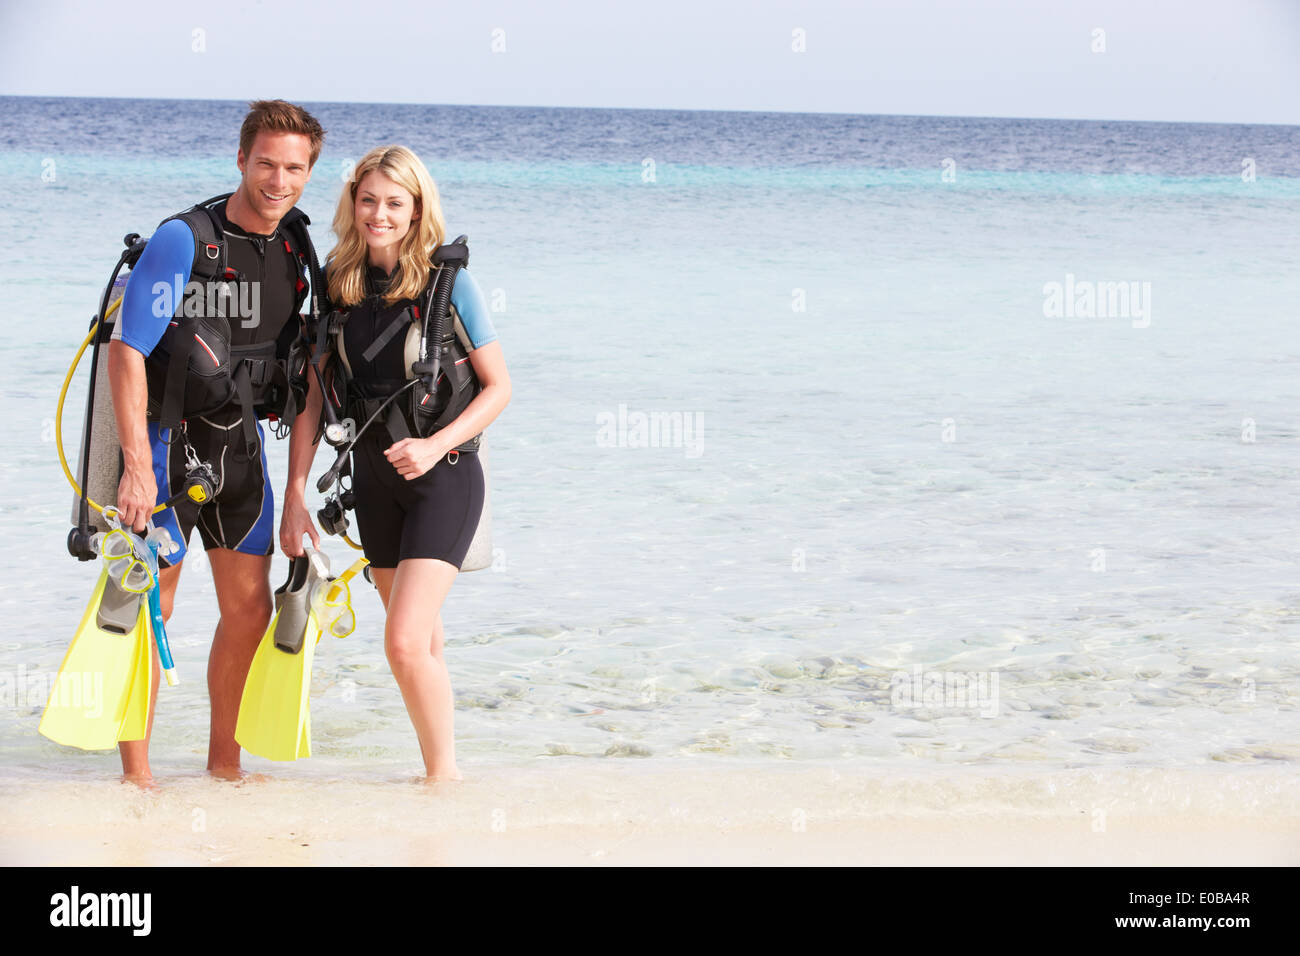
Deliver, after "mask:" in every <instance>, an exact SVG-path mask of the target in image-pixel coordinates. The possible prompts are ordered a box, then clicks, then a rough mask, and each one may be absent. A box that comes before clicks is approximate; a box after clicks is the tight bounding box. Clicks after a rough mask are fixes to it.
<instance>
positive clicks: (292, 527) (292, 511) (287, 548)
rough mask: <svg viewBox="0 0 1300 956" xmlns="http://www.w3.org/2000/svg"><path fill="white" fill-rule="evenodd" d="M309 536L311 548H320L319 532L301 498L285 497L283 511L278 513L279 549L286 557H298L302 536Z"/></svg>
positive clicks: (299, 555) (301, 552) (301, 550)
mask: <svg viewBox="0 0 1300 956" xmlns="http://www.w3.org/2000/svg"><path fill="white" fill-rule="evenodd" d="M303 535H307V536H308V537H309V538H311V544H312V547H313V548H316V549H317V550H320V534H319V533H318V532H317V531H316V526H315V525H314V524H312V522H311V513H310V512H308V511H307V506H306V504H304V503H303V501H302V499H301V498H296V497H294V498H290V497H288V496H286V497H285V500H284V512H283V513H282V514H281V515H280V550H281V551H283V552H284V554H285V556H286V557H289V558H298V557H301V556H302V554H303V548H302V536H303Z"/></svg>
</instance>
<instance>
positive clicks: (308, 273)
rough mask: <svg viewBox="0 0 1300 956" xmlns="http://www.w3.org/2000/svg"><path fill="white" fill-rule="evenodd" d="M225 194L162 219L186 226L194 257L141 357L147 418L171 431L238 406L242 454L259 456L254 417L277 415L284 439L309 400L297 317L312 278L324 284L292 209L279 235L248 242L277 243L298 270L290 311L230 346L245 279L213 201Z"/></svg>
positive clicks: (305, 347)
mask: <svg viewBox="0 0 1300 956" xmlns="http://www.w3.org/2000/svg"><path fill="white" fill-rule="evenodd" d="M230 195H231V194H230V193H226V194H223V195H221V196H214V197H213V198H212V199H208V200H205V201H204V202H201V203H198V204H197V205H195V206H192V207H190V208H189V209H187V210H185V211H184V212H181V213H178V214H176V215H175V216H170V217H168V219H164V220H163V223H165V222H169V221H170V220H172V219H180V220H182V221H183V222H185V224H186V225H188V226H189V227H190V230H191V231H192V232H193V234H194V262H193V264H192V266H191V272H190V284H189V285H187V287H186V290H185V292H184V293H183V295H181V296H180V297H179V300H178V303H177V307H176V310H175V313H174V315H173V317H172V320H171V322H170V323H169V324H168V326H167V329H166V330H165V331H164V333H163V336H162V338H161V339H160V340H159V342H158V344H157V345H156V346H155V347H154V349H153V351H152V352H151V353H150V354H149V356H148V357H147V358H146V359H145V377H146V381H147V384H148V394H149V402H148V416H149V418H150V419H151V420H153V421H157V422H158V423H159V425H160V426H161V427H162V428H163V429H164V430H170V433H171V436H173V437H174V436H175V435H176V434H177V429H178V427H179V426H180V425H181V423H182V422H183V421H185V420H187V419H189V418H194V417H198V416H201V415H210V414H213V413H215V412H217V411H219V410H221V409H223V408H227V407H231V406H233V407H237V408H238V409H239V413H240V418H241V420H242V427H243V439H244V451H245V454H246V455H247V456H248V457H252V456H254V455H256V454H257V453H258V441H257V429H256V425H255V422H256V420H257V419H258V418H266V419H270V420H272V421H274V422H275V423H276V425H275V434H276V437H281V438H282V437H284V435H286V434H287V433H288V430H289V428H290V427H291V426H292V425H293V422H294V419H295V418H296V417H297V414H298V412H299V410H301V409H302V407H303V406H304V404H305V401H306V392H307V369H308V361H309V339H308V338H307V336H306V333H305V330H304V326H303V323H302V321H301V320H300V319H297V320H295V318H294V317H296V316H297V314H298V312H299V310H300V309H301V308H302V304H303V302H304V300H305V299H306V296H307V288H308V281H309V280H310V281H311V287H312V288H313V289H314V290H315V289H319V288H321V285H320V282H319V281H318V277H319V275H320V269H319V266H318V264H317V260H316V252H315V249H314V247H313V246H312V242H311V236H310V235H309V234H308V232H307V226H308V224H309V223H310V220H309V219H308V218H307V215H306V214H305V213H303V212H302V210H300V209H299V208H298V207H296V206H295V207H294V208H293V209H291V210H289V212H288V213H286V214H285V216H284V218H282V219H281V220H280V223H279V227H278V228H277V232H276V236H275V237H273V238H271V239H265V238H264V237H258V236H250V241H258V242H277V241H278V242H282V243H283V245H284V251H285V254H286V255H287V256H288V257H289V259H290V260H291V262H292V264H293V271H294V273H295V274H294V288H293V308H292V314H293V316H294V317H291V318H290V319H289V320H288V321H287V322H285V323H283V324H282V325H274V324H272V323H262V322H260V321H259V322H258V323H256V324H255V326H254V327H252V328H250V329H249V330H248V334H247V335H241V337H242V338H244V339H245V342H244V343H242V344H232V329H231V324H230V320H231V318H235V317H237V316H240V315H241V314H242V313H240V312H239V305H240V302H241V299H240V292H241V290H240V283H241V282H247V281H248V280H247V278H246V277H245V276H243V275H241V274H240V273H239V272H238V271H237V270H235V269H233V268H231V266H230V264H229V257H228V245H229V243H228V241H227V238H226V236H225V230H224V224H223V222H222V219H221V216H220V215H218V213H217V211H216V208H215V207H216V206H217V205H218V204H220V203H221V202H223V201H225V200H226V199H228V198H229V197H230ZM159 225H160V226H161V225H162V223H159ZM281 237H283V238H281ZM262 252H263V253H265V249H264V248H263V249H262ZM276 281H280V280H279V279H276ZM242 331H243V330H242V329H241V333H242Z"/></svg>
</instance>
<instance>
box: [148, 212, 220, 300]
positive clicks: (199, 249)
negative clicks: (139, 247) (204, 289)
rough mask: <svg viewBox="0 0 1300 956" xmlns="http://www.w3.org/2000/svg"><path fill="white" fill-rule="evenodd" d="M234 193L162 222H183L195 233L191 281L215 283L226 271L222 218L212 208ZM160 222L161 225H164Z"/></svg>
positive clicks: (179, 213)
mask: <svg viewBox="0 0 1300 956" xmlns="http://www.w3.org/2000/svg"><path fill="white" fill-rule="evenodd" d="M231 195H233V194H232V193H224V194H222V195H220V196H213V197H212V198H211V199H205V200H203V202H201V203H195V204H194V205H193V206H191V207H190V208H189V209H186V210H185V211H184V212H178V213H177V214H176V215H174V216H168V217H167V218H166V219H164V220H163V222H170V221H171V220H173V219H180V220H181V221H182V222H184V223H185V224H186V225H187V226H189V227H190V231H191V232H192V233H194V262H193V264H192V265H191V266H190V278H192V279H198V280H203V281H208V282H210V281H212V280H213V279H216V278H218V277H220V276H222V275H224V274H225V271H226V237H225V236H224V235H223V231H222V225H221V217H220V216H218V215H217V214H216V211H215V210H214V209H213V208H212V207H213V206H215V205H216V204H217V203H219V202H222V201H223V200H225V199H229V198H230V196H231ZM162 224H163V223H162V222H160V223H159V224H158V225H160V226H161V225H162Z"/></svg>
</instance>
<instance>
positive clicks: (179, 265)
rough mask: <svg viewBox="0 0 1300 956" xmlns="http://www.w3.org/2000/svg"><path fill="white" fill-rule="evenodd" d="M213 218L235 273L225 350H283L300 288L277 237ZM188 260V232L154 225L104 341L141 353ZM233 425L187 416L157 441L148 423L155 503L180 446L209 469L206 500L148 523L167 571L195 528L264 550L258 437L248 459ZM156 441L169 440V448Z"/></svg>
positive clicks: (270, 532)
mask: <svg viewBox="0 0 1300 956" xmlns="http://www.w3.org/2000/svg"><path fill="white" fill-rule="evenodd" d="M215 211H216V213H217V215H218V216H219V218H220V219H221V222H222V227H223V232H224V233H225V242H226V261H227V264H228V265H229V267H230V268H232V269H234V270H235V271H236V273H237V274H238V279H237V282H238V287H237V292H234V293H233V294H232V297H231V299H230V301H231V302H232V303H234V305H235V308H234V310H233V311H234V313H235V314H232V315H230V317H229V324H230V336H231V345H232V346H240V345H252V344H255V343H259V342H263V343H264V342H270V341H276V340H281V339H284V340H285V341H284V343H283V344H284V345H285V346H286V348H287V344H288V342H289V341H291V340H292V338H293V337H295V336H297V334H298V330H299V325H298V323H299V319H298V308H299V305H300V303H301V301H302V297H303V292H304V288H305V286H304V277H303V275H302V271H301V267H300V263H299V262H298V260H297V257H296V256H295V255H294V254H293V252H292V251H291V250H290V248H289V246H288V244H287V242H286V240H285V239H284V237H283V236H282V235H280V233H279V231H277V232H275V233H272V234H271V235H269V236H262V235H257V234H255V233H250V232H246V231H245V230H244V229H242V228H240V227H239V226H237V225H235V224H234V223H232V222H230V220H228V219H227V218H226V204H225V203H224V202H223V203H221V204H220V205H219V206H216V207H215ZM193 262H194V233H193V232H192V231H191V229H190V227H189V226H188V225H186V223H184V222H183V221H181V220H179V219H171V220H168V221H167V222H165V223H163V225H162V226H160V227H159V228H158V230H157V232H155V233H154V235H153V237H152V238H150V240H149V244H148V245H147V246H146V247H145V250H144V253H143V254H142V255H141V256H140V260H139V262H137V263H136V265H135V268H134V269H132V270H131V275H130V278H129V279H128V281H127V286H126V292H125V294H124V296H123V300H122V309H121V318H120V319H119V320H118V322H117V326H116V328H115V329H114V331H113V338H115V339H117V340H119V341H121V342H122V343H123V344H125V345H129V346H130V347H131V348H133V349H135V350H136V351H137V352H139V353H141V354H142V355H145V356H148V355H149V353H150V352H152V351H153V350H154V348H155V347H156V346H157V345H158V342H159V340H160V339H161V338H162V336H163V332H164V331H166V329H167V326H168V324H169V323H174V322H175V319H174V316H175V314H176V305H177V304H178V303H180V302H181V301H182V299H181V296H182V290H183V289H184V287H185V284H186V283H187V282H188V281H189V279H190V269H191V266H192V265H193ZM200 344H201V343H200ZM289 424H292V422H290V423H289ZM241 426H242V419H241V416H240V410H239V407H238V406H237V405H235V404H232V405H230V406H229V407H227V408H224V409H220V410H218V411H216V412H214V413H212V414H209V415H204V416H202V417H199V418H192V419H188V420H187V421H186V423H185V426H184V431H185V434H184V436H183V437H184V440H179V439H180V436H171V435H166V436H164V434H161V433H160V428H159V425H158V423H157V422H155V421H151V422H149V425H148V428H149V441H150V444H151V445H152V449H153V470H154V478H155V480H156V481H157V483H158V503H162V502H163V501H166V500H167V499H168V498H170V497H171V496H172V495H173V494H174V493H175V492H176V491H178V490H179V489H180V488H182V487H183V483H184V479H185V471H186V462H185V443H186V442H187V441H188V443H189V445H190V446H191V447H192V448H193V449H194V451H195V453H196V454H197V456H198V458H199V459H200V460H202V461H207V462H210V463H211V465H212V466H213V468H214V469H215V470H216V473H217V479H218V487H217V493H216V495H215V496H214V497H213V499H212V500H211V501H209V502H208V503H206V504H203V505H198V504H195V503H194V502H192V501H190V500H189V499H188V498H182V499H181V501H180V503H178V504H176V505H175V506H173V507H171V508H168V509H166V510H165V511H162V512H159V513H158V514H157V515H155V516H154V521H155V522H156V523H157V524H160V525H162V526H163V527H165V528H167V530H168V531H169V532H171V535H172V537H173V539H174V540H175V541H176V542H177V543H178V544H179V545H180V546H181V550H180V552H179V554H176V555H173V556H172V557H171V559H170V561H168V562H167V563H170V564H172V565H175V564H179V563H180V562H181V561H182V560H183V559H184V557H185V554H186V549H187V545H188V542H189V537H190V532H191V531H192V530H193V529H194V528H195V526H196V525H197V527H198V529H199V536H200V537H201V539H202V541H203V547H204V548H205V549H212V548H230V549H232V550H234V551H239V552H241V553H243V554H258V555H265V554H271V553H272V551H273V550H274V542H275V534H274V523H275V521H274V512H275V498H274V494H273V492H272V489H271V483H270V479H269V476H268V474H267V467H266V452H265V450H264V448H263V443H264V440H265V435H264V434H263V431H262V427H261V425H260V424H259V425H258V426H257V454H255V455H253V456H251V457H250V456H249V455H248V454H247V453H246V451H245V448H244V438H243V432H242V427H241ZM164 437H166V438H168V439H175V440H171V441H170V443H169V442H168V441H164Z"/></svg>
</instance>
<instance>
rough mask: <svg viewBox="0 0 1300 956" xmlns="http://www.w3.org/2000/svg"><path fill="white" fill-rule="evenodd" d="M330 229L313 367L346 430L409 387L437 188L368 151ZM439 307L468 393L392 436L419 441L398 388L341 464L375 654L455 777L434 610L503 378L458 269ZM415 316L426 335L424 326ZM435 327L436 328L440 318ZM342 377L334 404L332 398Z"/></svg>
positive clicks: (423, 742) (469, 528)
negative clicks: (371, 609)
mask: <svg viewBox="0 0 1300 956" xmlns="http://www.w3.org/2000/svg"><path fill="white" fill-rule="evenodd" d="M333 231H334V234H335V236H337V237H338V244H337V245H336V246H335V247H334V248H333V249H332V250H331V251H330V253H329V256H328V257H327V259H326V266H325V271H326V275H327V282H326V285H327V290H328V298H329V304H328V306H327V307H326V306H322V308H321V309H320V314H321V315H322V316H326V315H328V314H329V313H330V312H331V311H336V313H337V314H336V316H335V317H334V321H333V322H332V323H331V325H332V327H333V328H334V329H335V331H334V332H333V333H331V335H330V337H329V339H328V341H329V343H330V345H329V350H330V352H331V353H332V354H331V355H328V356H321V357H320V365H321V367H322V368H327V369H329V370H331V374H330V375H328V376H327V387H329V388H330V391H331V397H334V396H337V397H338V398H340V399H342V400H343V401H344V408H343V409H342V410H341V411H342V412H343V415H340V417H351V418H352V419H353V421H354V423H355V427H356V428H357V429H360V428H361V426H362V425H363V424H364V422H365V420H366V418H368V417H369V415H367V416H366V418H363V417H359V416H360V414H361V412H363V411H365V412H369V411H370V410H371V409H372V408H374V407H377V404H378V402H377V400H378V399H381V398H383V397H385V396H387V395H390V394H391V393H392V392H393V391H396V390H398V389H400V388H401V386H403V385H406V384H407V382H408V381H410V378H411V375H410V358H411V348H410V346H411V344H412V343H415V342H418V341H419V336H420V334H421V330H422V328H424V322H423V319H424V317H425V315H426V313H427V312H428V307H429V303H430V295H429V292H430V291H431V288H432V287H431V283H432V282H433V281H434V279H433V278H432V276H431V271H430V270H431V269H432V268H433V267H434V252H435V250H437V249H438V248H439V247H440V246H442V245H443V243H444V240H445V238H446V226H445V225H444V222H443V216H442V208H441V204H440V202H439V199H438V190H437V187H436V186H435V185H434V183H433V180H432V179H431V178H430V176H429V172H428V170H426V169H425V168H424V165H423V164H422V163H421V162H420V160H419V158H418V157H417V156H416V155H415V154H414V153H413V152H411V151H410V150H409V149H407V148H405V147H404V146H382V147H380V148H378V149H374V150H371V151H370V152H369V153H367V154H366V155H365V157H363V158H362V160H361V162H359V163H358V164H357V166H356V168H355V169H354V170H353V173H352V176H351V178H350V180H349V182H348V184H347V186H346V187H345V188H344V190H343V195H342V196H341V197H340V198H339V205H338V210H337V211H336V213H335V215H334V226H333ZM445 268H448V267H447V266H445V265H444V266H442V267H441V269H445ZM439 271H441V270H439ZM451 305H452V308H453V314H454V316H456V317H457V318H458V321H457V326H458V327H457V329H456V331H457V333H459V334H460V336H461V337H460V342H461V343H462V344H461V346H460V348H461V349H462V350H463V351H468V353H469V354H468V363H469V365H470V366H472V369H473V372H474V375H475V376H476V377H477V386H478V388H479V391H478V393H477V394H476V395H474V396H473V399H472V400H471V401H470V402H469V404H468V405H467V406H466V407H465V408H464V409H463V411H461V412H460V413H459V414H458V415H456V417H455V418H454V419H453V420H451V421H450V422H448V423H447V424H445V425H444V426H443V427H442V428H441V429H440V430H437V431H435V432H434V433H433V434H431V435H428V437H423V438H422V437H397V436H395V434H394V432H396V433H398V434H399V435H400V434H401V433H402V432H403V430H405V431H406V432H407V433H409V434H411V435H418V434H419V433H420V431H421V429H420V428H419V427H418V424H417V423H416V422H414V421H413V415H412V413H411V412H410V411H409V410H410V409H411V405H412V403H411V402H410V401H409V398H410V394H411V392H412V390H411V389H408V390H407V391H406V392H405V393H404V394H403V395H402V396H401V397H399V398H398V399H396V400H395V401H394V402H393V403H392V405H391V406H390V407H389V408H388V409H385V410H384V411H383V412H381V413H380V415H379V417H378V419H377V420H376V421H375V423H374V424H372V425H371V426H370V428H369V429H367V430H366V431H365V433H364V434H363V435H362V436H361V438H360V440H359V441H358V442H357V445H356V448H355V449H354V452H353V455H352V468H353V485H352V490H353V492H354V493H355V501H356V505H355V507H356V517H357V525H358V529H359V531H360V534H361V541H362V545H363V547H364V549H365V554H366V557H367V558H369V559H370V566H371V568H372V569H373V573H374V580H375V584H376V586H377V587H378V589H379V595H380V597H381V598H382V600H383V602H384V608H385V610H386V611H387V623H386V626H385V629H384V649H385V651H386V653H387V655H388V662H389V664H390V665H391V667H392V669H393V675H394V676H395V677H396V678H397V684H398V686H399V687H400V688H401V691H402V699H403V700H404V701H405V703H406V710H407V713H408V714H410V717H411V723H412V724H414V725H415V732H416V735H417V737H418V738H419V741H420V751H421V753H422V754H423V756H424V764H425V771H426V773H427V774H428V776H429V778H430V779H434V780H459V779H460V778H461V775H460V771H459V770H458V769H457V767H456V750H455V740H454V736H453V730H452V721H453V710H454V706H455V704H454V700H453V697H452V692H451V680H450V677H449V676H448V673H447V666H446V663H445V662H444V660H443V632H442V616H441V613H440V612H441V608H442V602H443V600H444V599H445V598H446V596H447V592H448V591H449V590H450V588H451V584H452V582H453V581H454V580H455V578H456V574H457V572H458V571H459V570H460V565H461V563H462V562H463V561H464V559H465V554H466V551H467V550H468V548H469V545H470V541H471V540H472V538H473V536H474V531H475V529H476V527H477V525H478V520H479V516H480V513H481V511H482V508H483V494H484V485H483V470H482V467H481V466H480V464H479V461H478V456H477V454H474V453H473V452H472V448H473V447H474V444H473V440H474V439H475V438H476V436H478V435H479V434H480V433H481V432H482V431H483V429H485V428H486V427H487V426H488V425H489V424H491V423H492V421H493V420H494V419H495V418H496V417H497V415H499V414H500V413H501V410H502V409H503V408H505V406H506V403H507V402H508V401H509V400H510V377H509V374H508V373H507V371H506V363H505V359H504V357H503V356H502V354H501V346H500V344H499V343H498V342H497V341H496V333H495V332H494V331H493V329H492V323H491V321H490V319H489V317H488V310H487V306H486V303H485V302H484V299H483V294H482V292H481V291H480V290H479V288H478V285H477V284H476V283H475V282H474V279H473V278H472V277H471V276H470V274H469V273H468V272H466V271H464V270H463V269H462V270H461V271H460V272H458V273H456V278H455V285H454V288H453V290H452V293H451ZM428 318H429V320H430V321H429V325H430V326H431V325H432V321H433V320H434V319H436V316H432V315H430V316H428ZM322 321H324V319H322ZM445 321H446V327H447V330H448V331H449V332H450V331H451V330H452V326H453V317H450V316H449V317H448V318H447V319H446V320H445ZM394 323H396V324H394ZM386 332H387V333H388V335H387V336H385V333H386ZM463 363H464V360H463V359H462V365H461V366H456V365H455V363H454V361H453V360H450V359H449V360H448V361H446V362H444V363H443V365H444V366H446V368H444V375H446V373H447V371H448V370H451V371H454V372H456V373H459V374H463ZM447 377H450V376H447ZM310 378H311V386H310V394H309V398H308V411H309V412H316V413H319V410H320V409H321V401H322V397H321V394H320V389H319V387H318V384H317V382H316V381H315V377H314V376H310ZM442 378H443V376H440V381H442ZM343 379H345V380H346V395H343V394H340V392H342V391H344V390H343V389H341V388H339V385H340V384H342V383H341V381H340V380H343ZM471 393H472V392H471ZM438 394H439V396H441V394H442V393H441V392H439V393H438ZM433 397H434V396H431V398H433ZM463 397H464V395H463V396H462V398H463ZM366 403H369V404H366ZM392 408H396V409H398V410H399V411H401V412H402V413H403V414H402V415H400V416H399V418H401V419H402V421H401V422H393V421H391V420H390V417H389V413H390V412H391V410H392ZM403 422H404V424H403ZM457 448H460V449H461V451H460V452H457V451H456V449H457ZM313 451H314V448H313V446H311V445H309V444H308V443H307V442H306V441H301V442H296V443H294V444H293V445H292V446H291V448H290V462H289V472H290V480H289V485H290V487H291V489H292V490H291V492H290V493H289V494H287V495H286V500H285V506H284V515H283V517H282V519H281V525H280V542H281V546H282V547H283V549H284V552H285V554H289V555H294V554H301V553H302V537H303V535H304V534H306V535H308V536H309V537H310V538H311V539H312V541H313V542H316V543H317V544H319V538H318V536H317V533H316V529H315V528H314V527H313V525H312V522H311V517H310V515H309V514H308V512H307V507H306V503H305V495H304V488H305V485H306V481H307V472H308V470H309V468H310V466H311V458H312V454H313Z"/></svg>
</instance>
